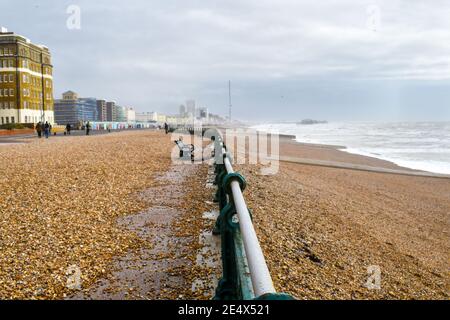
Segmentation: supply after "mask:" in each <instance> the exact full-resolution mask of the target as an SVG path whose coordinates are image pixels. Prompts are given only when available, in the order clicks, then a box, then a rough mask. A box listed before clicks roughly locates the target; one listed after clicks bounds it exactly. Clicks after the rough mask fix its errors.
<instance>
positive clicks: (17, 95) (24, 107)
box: [0, 27, 54, 124]
mask: <svg viewBox="0 0 450 320" xmlns="http://www.w3.org/2000/svg"><path fill="white" fill-rule="evenodd" d="M52 74H53V66H52V64H51V54H50V51H49V49H48V48H47V47H45V46H43V45H37V44H33V43H32V42H31V41H30V40H29V39H27V38H25V37H23V36H20V35H17V34H15V33H14V32H8V30H7V29H5V28H3V27H2V28H0V124H7V123H37V122H39V121H49V122H50V123H54V112H53V76H52Z"/></svg>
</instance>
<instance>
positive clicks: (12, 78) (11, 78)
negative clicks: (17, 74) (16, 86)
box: [9, 74, 14, 82]
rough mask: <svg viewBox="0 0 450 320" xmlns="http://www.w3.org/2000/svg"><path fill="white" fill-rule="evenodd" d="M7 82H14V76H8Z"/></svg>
mask: <svg viewBox="0 0 450 320" xmlns="http://www.w3.org/2000/svg"><path fill="white" fill-rule="evenodd" d="M9 82H14V75H13V74H10V75H9Z"/></svg>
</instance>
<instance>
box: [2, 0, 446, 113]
mask: <svg viewBox="0 0 450 320" xmlns="http://www.w3.org/2000/svg"><path fill="white" fill-rule="evenodd" d="M70 5H75V6H76V7H75V8H79V10H80V12H79V13H80V17H81V20H80V26H79V29H77V28H74V29H70V28H68V27H67V23H68V19H70V18H71V17H73V15H74V14H76V10H75V11H70V10H68V9H70ZM17 6H20V1H19V2H17V1H5V2H4V3H3V4H2V7H3V8H4V9H5V10H4V11H3V12H16V11H17V10H16V9H17ZM176 6H177V10H173V8H174V3H171V2H152V3H151V5H149V6H147V5H145V4H144V2H142V1H135V2H133V4H127V5H125V4H122V3H120V2H117V1H109V2H108V3H102V2H98V3H95V4H94V3H92V2H88V1H77V2H75V3H66V2H61V3H57V4H51V5H50V4H49V3H48V2H46V1H41V2H36V3H35V4H34V5H33V6H24V8H23V9H21V11H20V12H21V17H19V18H18V17H15V16H14V14H12V15H8V16H0V17H1V22H2V25H4V26H5V27H7V28H8V29H9V30H11V31H14V32H16V33H18V34H23V35H26V36H27V37H29V38H30V39H31V40H32V41H34V42H37V43H45V44H46V45H48V46H49V47H51V48H52V51H53V60H54V65H55V70H56V71H55V78H56V79H57V80H58V81H57V83H56V84H55V95H56V96H60V95H61V94H62V93H63V92H65V91H67V90H75V91H77V92H81V93H82V94H83V96H93V95H96V96H105V97H110V98H111V99H113V100H121V101H125V103H126V104H129V105H133V106H135V108H136V110H137V111H138V112H149V111H156V112H165V113H176V109H177V105H178V104H179V103H180V101H186V100H187V99H190V98H192V97H195V98H196V99H197V100H198V102H199V103H201V104H202V105H207V106H208V107H209V108H210V110H211V112H214V113H218V114H228V110H227V108H228V80H232V81H233V100H234V102H235V103H234V114H235V115H236V117H238V118H241V119H246V120H251V119H255V120H268V119H270V120H287V119H290V118H292V117H295V118H296V120H301V119H303V118H317V119H327V120H349V119H352V120H368V119H371V120H377V119H378V120H393V121H398V120H445V119H450V114H449V111H448V109H449V108H448V107H447V105H448V104H449V103H450V93H449V90H448V85H449V79H448V78H449V77H448V68H449V61H448V58H447V57H448V56H449V54H448V53H449V48H448V46H447V45H446V41H443V39H445V38H446V36H447V33H448V31H447V30H449V28H448V21H447V19H446V16H447V11H446V9H445V7H444V8H443V9H442V8H439V7H438V6H436V7H432V6H428V7H423V6H421V5H420V4H418V3H410V2H406V1H397V2H395V3H392V2H389V1H376V2H374V3H371V2H367V3H358V4H357V3H355V2H354V1H350V0H346V1H342V2H339V4H336V3H333V2H329V1H325V2H324V3H323V4H315V5H312V4H311V3H308V2H302V1H296V2H292V1H282V2H280V3H279V5H278V6H277V8H276V9H275V10H271V11H270V12H269V11H268V8H269V6H270V4H269V3H266V2H264V1H262V2H261V1H260V2H258V3H254V2H252V1H248V2H243V3H242V2H239V3H234V2H233V3H231V2H230V3H227V4H222V3H214V5H211V6H203V5H200V4H198V3H195V2H189V1H188V2H183V5H180V4H179V3H177V5H176ZM231 8H234V9H238V8H239V9H241V10H235V11H230V10H231ZM343 9H345V10H343ZM236 12H241V13H240V14H237V13H236ZM250 12H254V14H251V13H250ZM294 12H295V15H296V16H293V13H294ZM299 14H300V15H299ZM286 17H290V18H291V19H289V18H288V19H286ZM429 17H433V19H430V18H429ZM281 18H282V19H281ZM21 19H27V22H28V23H22V22H23V21H21ZM42 21H45V23H44V22H42ZM31 26H33V27H32V28H31ZM261 26H265V32H258V31H257V30H260V29H258V27H261ZM180 28H183V29H184V30H185V32H183V33H182V34H179V33H178V30H179V29H180ZM425 30H431V31H428V32H427V37H426V39H425V38H424V37H422V36H421V34H423V32H424V31H425ZM283 34H289V35H290V39H294V41H293V42H290V41H285V38H283V37H284V36H283ZM119 38H120V41H119V42H117V43H116V40H114V39H119ZM219 39H220V43H219V42H218V40H219ZM306 50H307V51H306ZM306 52H308V54H306ZM131 56H132V57H134V58H133V59H129V58H128V57H131ZM110 66H114V67H113V68H111V67H110ZM94 88H95V90H94ZM256 110H257V111H258V112H257V113H255V111H256ZM274 110H276V112H275V111H274Z"/></svg>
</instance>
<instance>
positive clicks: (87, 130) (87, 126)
mask: <svg viewBox="0 0 450 320" xmlns="http://www.w3.org/2000/svg"><path fill="white" fill-rule="evenodd" d="M90 131H91V123H90V122H89V121H88V122H87V123H86V135H87V136H88V135H89V132H90Z"/></svg>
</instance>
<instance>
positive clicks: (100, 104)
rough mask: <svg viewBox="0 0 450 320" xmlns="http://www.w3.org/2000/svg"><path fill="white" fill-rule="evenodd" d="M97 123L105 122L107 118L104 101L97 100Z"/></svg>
mask: <svg viewBox="0 0 450 320" xmlns="http://www.w3.org/2000/svg"><path fill="white" fill-rule="evenodd" d="M97 121H100V122H106V121H108V116H107V112H106V100H97Z"/></svg>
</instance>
